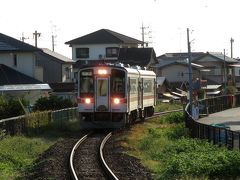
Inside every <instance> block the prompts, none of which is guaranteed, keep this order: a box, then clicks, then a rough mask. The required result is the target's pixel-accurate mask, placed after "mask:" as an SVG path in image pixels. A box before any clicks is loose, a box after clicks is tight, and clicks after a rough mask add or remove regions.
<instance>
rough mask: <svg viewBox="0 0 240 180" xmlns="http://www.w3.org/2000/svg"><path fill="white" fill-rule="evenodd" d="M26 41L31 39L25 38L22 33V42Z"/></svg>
mask: <svg viewBox="0 0 240 180" xmlns="http://www.w3.org/2000/svg"><path fill="white" fill-rule="evenodd" d="M25 39H29V38H26V37H24V33H22V37H21V38H20V40H21V41H22V42H24V41H25Z"/></svg>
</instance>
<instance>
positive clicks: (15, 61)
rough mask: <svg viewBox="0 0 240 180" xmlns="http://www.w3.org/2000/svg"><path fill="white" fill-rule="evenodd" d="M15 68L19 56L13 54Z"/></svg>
mask: <svg viewBox="0 0 240 180" xmlns="http://www.w3.org/2000/svg"><path fill="white" fill-rule="evenodd" d="M13 66H17V55H16V54H13Z"/></svg>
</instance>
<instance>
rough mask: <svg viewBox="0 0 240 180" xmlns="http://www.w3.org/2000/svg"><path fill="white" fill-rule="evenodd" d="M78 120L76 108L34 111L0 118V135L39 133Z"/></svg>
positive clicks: (67, 125) (62, 127) (65, 125)
mask: <svg viewBox="0 0 240 180" xmlns="http://www.w3.org/2000/svg"><path fill="white" fill-rule="evenodd" d="M78 120H79V118H78V113H77V108H76V107H74V108H67V109H61V110H57V111H43V112H34V113H30V114H26V115H22V116H17V117H12V118H7V119H2V120H0V135H1V134H2V133H1V132H4V134H6V133H7V134H10V135H16V134H32V133H39V132H41V131H42V130H43V129H46V128H58V129H66V128H67V127H69V125H70V124H72V123H75V122H77V121H78Z"/></svg>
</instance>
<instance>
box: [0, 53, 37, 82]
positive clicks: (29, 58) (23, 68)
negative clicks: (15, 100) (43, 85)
mask: <svg viewBox="0 0 240 180" xmlns="http://www.w3.org/2000/svg"><path fill="white" fill-rule="evenodd" d="M15 54H16V55H17V66H14V61H13V57H14V53H1V54H0V64H4V65H6V66H9V67H10V68H13V69H15V70H16V71H19V72H21V73H23V74H26V75H28V76H30V77H33V78H34V77H35V55H34V53H15Z"/></svg>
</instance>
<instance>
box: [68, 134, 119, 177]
mask: <svg viewBox="0 0 240 180" xmlns="http://www.w3.org/2000/svg"><path fill="white" fill-rule="evenodd" d="M110 137H111V133H108V134H107V135H106V133H96V132H91V133H88V134H86V135H84V136H83V137H82V138H81V139H80V140H79V141H78V142H77V143H76V144H75V146H74V148H73V149H72V152H71V155H70V171H71V175H72V179H118V178H117V177H116V176H115V175H114V173H113V172H112V171H111V169H110V168H109V167H108V165H107V164H106V162H105V160H104V156H103V149H104V145H105V143H106V142H107V140H108V139H109V138H110Z"/></svg>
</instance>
